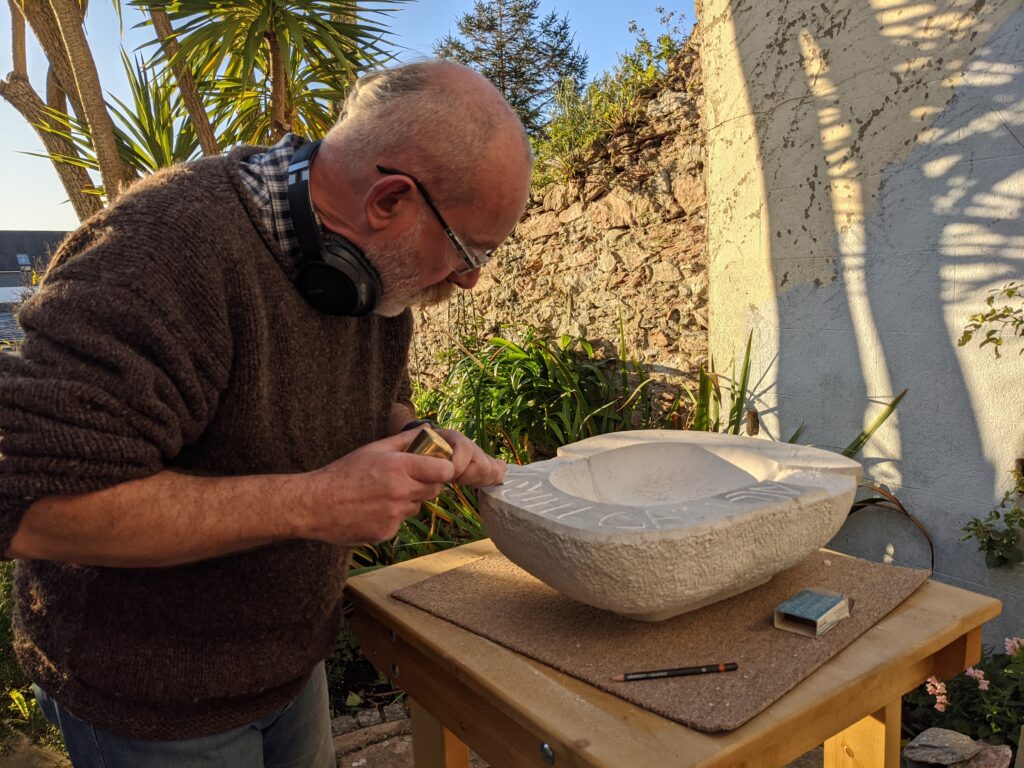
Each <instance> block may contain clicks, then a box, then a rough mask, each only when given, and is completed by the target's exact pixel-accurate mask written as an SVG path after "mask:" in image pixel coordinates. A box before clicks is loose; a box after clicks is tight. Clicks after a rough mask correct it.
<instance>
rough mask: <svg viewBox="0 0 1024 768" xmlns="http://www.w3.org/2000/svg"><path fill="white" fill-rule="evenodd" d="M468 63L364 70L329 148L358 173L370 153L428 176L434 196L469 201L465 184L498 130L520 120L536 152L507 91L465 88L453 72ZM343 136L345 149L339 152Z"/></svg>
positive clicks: (423, 177) (328, 142)
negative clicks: (507, 96) (359, 166)
mask: <svg viewBox="0 0 1024 768" xmlns="http://www.w3.org/2000/svg"><path fill="white" fill-rule="evenodd" d="M462 68H463V67H462V65H461V64H456V63H454V62H446V61H439V60H431V61H420V62H415V63H412V64H404V65H401V66H398V67H393V68H390V69H385V70H380V71H377V72H371V73H369V74H367V75H364V76H363V77H361V78H360V79H359V80H358V81H356V83H355V85H354V86H353V87H352V90H351V91H350V92H349V95H348V97H347V98H346V99H345V102H344V104H343V105H342V109H341V114H340V115H339V117H338V121H337V123H336V124H335V126H334V128H333V129H332V130H331V132H330V133H329V134H328V137H327V140H326V141H325V142H324V150H326V152H325V154H327V155H329V156H331V157H332V161H333V162H338V163H340V164H341V166H342V167H344V168H346V169H347V170H349V171H350V172H354V171H355V170H356V166H357V164H358V163H360V162H362V163H365V162H366V161H367V160H368V159H369V160H371V161H373V162H380V163H384V164H390V165H393V166H396V167H398V168H399V169H400V170H403V171H406V172H408V173H411V174H413V175H415V176H417V177H418V178H420V179H421V180H423V182H424V183H425V184H426V185H427V186H428V187H430V190H431V194H435V190H437V191H436V194H437V196H438V197H439V198H441V199H443V200H446V201H449V202H456V201H458V202H462V201H463V200H462V199H460V198H464V197H465V196H468V195H470V194H471V193H472V191H471V190H470V189H468V188H467V187H468V184H466V183H465V182H467V181H468V180H469V179H471V178H473V176H474V175H475V173H476V172H477V171H478V170H479V165H480V163H481V161H482V160H483V158H484V157H485V155H486V152H487V149H488V147H489V145H490V142H491V139H492V138H493V137H494V136H495V134H496V132H497V131H500V130H505V129H507V128H506V127H505V126H506V125H509V124H511V125H518V126H519V129H520V130H522V131H523V142H524V152H525V153H527V154H528V153H529V140H528V139H527V138H526V133H525V130H524V129H522V125H521V123H519V120H518V118H517V117H516V115H515V112H514V111H513V110H512V108H511V107H510V106H509V105H508V103H507V102H506V101H505V99H504V98H503V97H502V96H501V94H500V92H499V91H497V89H493V93H492V94H491V95H490V97H488V96H487V95H486V91H481V89H478V88H466V87H460V85H459V84H458V83H457V82H456V78H453V77H452V75H453V74H457V73H458V70H459V69H462ZM482 94H483V95H482ZM339 142H343V143H344V145H345V149H344V153H343V154H342V153H341V152H337V153H336V152H334V151H332V145H334V146H336V145H337V144H338V143H339ZM339 149H340V148H339ZM460 182H462V183H460Z"/></svg>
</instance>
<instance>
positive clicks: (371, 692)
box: [324, 606, 398, 716]
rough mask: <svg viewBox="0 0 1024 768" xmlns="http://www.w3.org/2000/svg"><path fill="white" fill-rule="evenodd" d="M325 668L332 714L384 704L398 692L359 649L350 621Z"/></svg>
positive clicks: (340, 634)
mask: <svg viewBox="0 0 1024 768" xmlns="http://www.w3.org/2000/svg"><path fill="white" fill-rule="evenodd" d="M349 612H351V606H349ZM324 670H325V671H326V673H327V690H328V693H329V697H330V708H331V713H332V715H333V716H338V715H345V714H349V713H352V712H356V711H358V710H360V709H365V708H367V707H369V706H373V705H374V704H381V703H384V704H386V703H388V702H390V701H392V700H394V698H395V696H396V694H397V693H398V691H395V690H394V689H393V687H392V685H391V683H390V681H389V680H388V679H387V678H386V677H384V676H383V675H381V674H380V673H378V672H377V670H376V669H374V667H373V665H372V664H371V663H370V661H369V660H368V659H367V658H366V657H364V656H363V655H362V654H361V653H360V652H359V639H358V638H357V637H356V633H355V630H353V629H352V623H351V622H350V621H345V622H344V623H343V624H342V626H341V632H340V633H339V635H338V642H337V644H336V645H335V647H334V654H333V655H332V656H331V657H329V658H328V659H326V661H325V662H324Z"/></svg>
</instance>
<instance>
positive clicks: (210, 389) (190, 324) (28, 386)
mask: <svg viewBox="0 0 1024 768" xmlns="http://www.w3.org/2000/svg"><path fill="white" fill-rule="evenodd" d="M123 213H124V211H123V210H122V211H121V215H120V216H119V214H118V213H117V212H115V213H114V214H113V215H108V212H104V213H101V214H100V215H99V216H98V217H97V218H96V219H93V220H92V222H90V223H88V224H87V225H85V226H84V227H83V228H82V229H80V230H79V231H78V232H76V233H75V234H74V235H72V236H71V238H69V240H68V241H67V242H66V243H65V244H64V246H62V248H61V250H60V252H59V253H58V254H57V256H56V258H55V261H54V265H53V266H52V267H51V269H50V270H49V272H48V273H47V275H46V278H45V279H44V281H43V284H42V286H41V287H40V289H39V291H38V292H37V293H36V295H35V296H34V297H32V298H31V299H30V300H29V301H28V302H27V303H26V304H25V305H24V306H23V307H22V309H21V311H20V313H19V321H20V323H21V325H22V327H23V328H24V330H25V333H26V338H25V340H24V342H23V344H22V348H21V352H20V354H18V355H14V354H4V353H0V547H2V549H0V552H3V551H6V549H7V547H8V545H9V544H10V540H11V538H12V537H13V536H14V533H15V532H16V531H17V528H18V525H19V524H20V522H21V518H22V516H23V515H24V512H25V510H27V509H28V507H30V506H31V505H32V503H33V502H35V501H37V500H38V499H41V498H44V497H47V496H53V495H67V494H76V493H84V492H89V491H94V490H98V489H101V488H105V487H109V486H112V485H116V484H118V483H121V482H125V481H128V480H133V479H138V478H142V477H147V476H149V475H152V474H155V473H156V472H159V471H160V470H161V469H162V468H163V465H164V462H166V461H167V460H168V459H171V458H173V457H174V456H175V455H176V454H177V453H178V452H179V451H180V450H181V448H182V446H184V445H187V444H189V443H190V442H192V441H194V440H195V439H196V438H197V437H198V436H199V435H200V434H201V433H202V431H203V429H204V428H205V426H206V425H207V424H208V423H209V422H210V420H211V419H212V416H213V414H214V412H215V409H216V407H217V402H218V399H219V396H220V393H221V392H222V391H223V390H224V389H225V388H226V386H227V382H228V375H229V370H230V365H231V360H230V355H231V352H230V350H231V345H230V331H229V330H228V329H229V323H228V319H227V310H226V307H225V304H226V301H225V300H224V296H223V294H224V287H223V283H224V280H223V278H222V277H221V276H220V275H219V274H218V273H217V272H218V268H216V267H212V266H210V265H212V264H215V263H216V262H215V260H213V259H212V258H209V257H207V258H204V257H202V256H201V255H200V253H201V252H202V251H205V250H207V247H206V246H203V242H202V238H199V239H198V243H199V246H198V248H197V247H196V246H195V243H196V242H197V240H196V239H190V240H184V239H183V237H184V236H182V235H179V236H178V237H174V236H173V234H172V233H171V232H170V231H169V230H170V228H169V227H164V230H166V231H161V228H160V227H159V226H158V227H156V228H147V227H145V226H141V224H140V222H139V221H137V220H136V221H134V222H133V224H134V226H128V225H127V224H128V222H125V221H124V219H125V217H124V215H123ZM119 218H120V219H121V220H120V221H119V220H118V219H119ZM129 221H130V220H129ZM140 230H141V231H140Z"/></svg>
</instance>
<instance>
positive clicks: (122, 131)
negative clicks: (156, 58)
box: [36, 50, 199, 194]
mask: <svg viewBox="0 0 1024 768" xmlns="http://www.w3.org/2000/svg"><path fill="white" fill-rule="evenodd" d="M121 62H122V64H123V65H124V71H125V75H126V77H127V79H128V86H129V89H130V91H131V94H132V98H131V101H130V102H127V103H126V102H124V101H122V100H121V99H118V98H116V97H111V98H112V100H113V103H110V102H108V104H107V108H108V110H109V111H110V113H111V117H112V119H113V120H114V137H115V140H116V141H117V149H118V153H119V154H120V156H121V159H122V160H123V161H124V163H125V165H126V166H127V167H129V168H130V169H131V170H132V171H133V172H135V173H136V174H137V175H144V174H147V173H153V172H154V171H156V170H159V169H160V168H165V167H167V166H169V165H174V164H175V163H180V162H184V161H186V160H192V159H193V158H195V157H197V156H198V155H199V140H198V138H197V137H196V132H195V129H194V128H193V127H192V124H191V122H190V121H189V120H188V114H187V112H186V110H185V107H184V105H183V103H182V99H181V95H180V93H179V92H178V90H177V86H175V84H174V81H173V79H172V78H171V76H170V71H169V70H166V69H161V70H154V69H152V68H149V67H147V66H145V65H143V64H142V62H140V61H139V60H138V59H135V60H132V59H130V58H129V57H128V55H127V54H125V52H124V51H123V50H122V51H121ZM45 114H46V120H45V121H43V122H41V123H39V124H37V126H36V127H37V128H39V129H41V130H44V131H47V132H48V133H53V134H56V135H58V136H61V137H62V138H64V139H66V140H67V141H69V142H70V143H71V144H72V145H74V147H75V149H76V151H77V153H78V154H77V155H74V156H70V155H50V156H49V157H51V158H52V159H53V160H55V161H57V162H62V163H68V164H70V165H78V166H81V167H83V168H87V169H89V170H92V171H98V170H99V163H98V161H97V159H96V152H95V150H94V148H93V142H92V136H91V134H90V133H89V126H88V124H87V123H85V122H84V121H82V120H80V119H78V118H76V117H74V116H73V115H69V114H66V113H64V112H60V111H59V110H55V109H49V108H48V109H47V110H46V112H45ZM40 157H47V155H40ZM95 191H96V193H97V194H99V193H102V187H97V188H96V190H95Z"/></svg>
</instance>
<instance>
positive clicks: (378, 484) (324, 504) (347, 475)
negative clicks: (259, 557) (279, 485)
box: [298, 430, 479, 544]
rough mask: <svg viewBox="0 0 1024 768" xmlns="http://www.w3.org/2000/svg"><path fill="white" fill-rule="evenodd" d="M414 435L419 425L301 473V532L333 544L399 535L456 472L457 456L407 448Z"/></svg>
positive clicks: (355, 542) (370, 541)
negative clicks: (450, 458) (445, 456)
mask: <svg viewBox="0 0 1024 768" xmlns="http://www.w3.org/2000/svg"><path fill="white" fill-rule="evenodd" d="M456 434H457V433H456ZM415 437H416V432H415V431H414V430H409V431H408V432H399V433H398V434H397V435H392V436H390V437H386V438H384V439H383V440H377V441H376V442H373V443H369V444H367V445H364V446H363V447H362V448H359V449H357V450H355V451H352V453H349V454H346V455H345V456H342V457H341V458H340V459H338V460H337V461H334V462H332V463H330V464H328V465H327V466H325V467H323V468H321V469H318V470H315V471H313V472H310V473H308V474H306V475H302V476H299V477H300V478H301V480H300V482H304V483H307V484H308V490H307V493H305V494H303V496H304V500H306V503H305V504H303V509H302V511H301V514H302V519H301V520H300V522H299V531H298V533H299V535H300V536H302V538H311V539H318V540H321V541H328V542H331V543H334V544H366V543H376V542H378V541H384V540H385V539H389V538H391V537H392V536H394V535H395V532H396V531H397V530H398V526H399V525H401V524H402V521H403V520H405V519H406V518H408V517H412V516H413V515H415V514H416V513H417V512H419V509H420V503H421V502H423V501H426V500H427V499H432V498H434V497H435V496H437V495H438V494H439V493H440V492H441V489H442V488H443V486H444V484H445V483H449V482H453V479H454V478H455V467H456V465H455V464H454V462H453V461H448V460H447V459H437V458H432V457H430V456H417V455H415V454H412V453H406V452H405V449H406V448H408V447H409V444H410V443H411V442H412V441H413V438H415ZM446 439H447V437H446ZM463 440H466V438H463ZM467 442H468V440H467ZM470 445H472V443H470ZM478 450H479V449H478ZM463 451H465V448H463ZM462 461H463V463H464V464H468V463H469V460H468V459H462Z"/></svg>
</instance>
